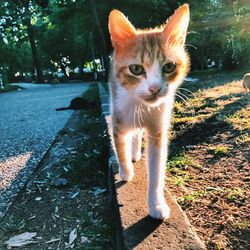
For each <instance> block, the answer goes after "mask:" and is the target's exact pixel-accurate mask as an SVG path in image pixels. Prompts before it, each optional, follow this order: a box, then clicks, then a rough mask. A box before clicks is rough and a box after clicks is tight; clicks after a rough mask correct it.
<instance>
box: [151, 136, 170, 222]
mask: <svg viewBox="0 0 250 250" xmlns="http://www.w3.org/2000/svg"><path fill="white" fill-rule="evenodd" d="M148 133H149V134H148V136H147V142H148V145H147V148H148V152H147V159H148V174H149V178H148V181H149V183H148V209H149V215H150V216H151V217H153V218H156V219H163V220H164V219H168V218H169V213H170V209H169V207H168V205H167V203H166V201H165V197H164V187H165V173H166V158H167V136H166V134H164V133H157V135H156V134H154V133H152V132H151V133H150V131H148Z"/></svg>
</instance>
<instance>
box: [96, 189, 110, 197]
mask: <svg viewBox="0 0 250 250" xmlns="http://www.w3.org/2000/svg"><path fill="white" fill-rule="evenodd" d="M106 191H107V189H106V188H95V191H94V192H93V193H94V195H95V196H97V195H99V194H102V193H104V192H106Z"/></svg>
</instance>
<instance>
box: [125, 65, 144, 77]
mask: <svg viewBox="0 0 250 250" xmlns="http://www.w3.org/2000/svg"><path fill="white" fill-rule="evenodd" d="M128 68H129V70H130V72H131V73H132V74H134V75H136V76H139V75H142V74H143V73H144V72H145V71H144V68H143V66H142V65H140V64H130V65H129V66H128Z"/></svg>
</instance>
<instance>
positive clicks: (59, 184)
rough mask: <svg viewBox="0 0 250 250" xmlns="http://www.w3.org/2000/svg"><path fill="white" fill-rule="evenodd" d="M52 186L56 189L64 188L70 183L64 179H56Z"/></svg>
mask: <svg viewBox="0 0 250 250" xmlns="http://www.w3.org/2000/svg"><path fill="white" fill-rule="evenodd" d="M52 184H53V185H54V186H56V187H64V186H66V185H67V184H68V181H67V180H66V179H64V178H55V179H54V180H53V182H52Z"/></svg>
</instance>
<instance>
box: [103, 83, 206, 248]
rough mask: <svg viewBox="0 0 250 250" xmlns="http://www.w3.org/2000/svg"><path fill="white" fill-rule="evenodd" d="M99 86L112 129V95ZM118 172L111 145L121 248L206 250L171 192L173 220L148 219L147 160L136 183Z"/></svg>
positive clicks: (168, 197)
mask: <svg viewBox="0 0 250 250" xmlns="http://www.w3.org/2000/svg"><path fill="white" fill-rule="evenodd" d="M98 87H99V94H100V99H101V103H102V114H103V117H104V119H105V121H106V124H107V127H108V129H109V128H110V125H111V124H110V123H111V115H110V112H109V96H108V93H107V91H106V90H105V88H104V87H103V86H102V85H101V84H100V83H99V86H98ZM117 169H118V164H117V160H116V157H115V154H114V152H113V150H112V147H111V146H110V155H109V187H110V194H111V199H112V201H113V204H114V211H115V219H116V245H117V249H143V250H144V249H167V250H183V249H189V250H191V249H192V250H204V249H206V247H205V245H204V243H203V242H202V241H201V240H200V239H199V237H198V235H197V234H196V232H195V230H194V228H193V227H192V226H191V224H190V222H189V221H188V219H187V216H186V214H185V213H184V212H183V210H182V209H181V207H180V206H179V205H178V203H177V202H176V200H175V199H174V197H173V196H172V195H171V194H170V192H169V191H168V190H165V197H166V200H167V202H168V204H169V206H170V208H171V214H170V219H169V220H168V221H167V222H162V221H158V220H154V219H152V218H151V217H149V216H148V214H147V205H146V204H147V201H146V199H147V198H146V192H147V174H146V173H147V171H146V169H145V159H142V160H141V161H140V162H138V163H136V164H135V178H134V179H133V181H132V182H129V183H124V182H121V181H119V176H118V174H117Z"/></svg>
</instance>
